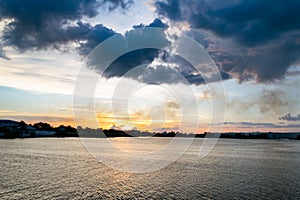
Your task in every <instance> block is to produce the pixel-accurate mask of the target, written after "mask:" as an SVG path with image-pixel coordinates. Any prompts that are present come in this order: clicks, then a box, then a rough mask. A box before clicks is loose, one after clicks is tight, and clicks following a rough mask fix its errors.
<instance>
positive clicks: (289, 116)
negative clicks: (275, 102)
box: [279, 113, 300, 121]
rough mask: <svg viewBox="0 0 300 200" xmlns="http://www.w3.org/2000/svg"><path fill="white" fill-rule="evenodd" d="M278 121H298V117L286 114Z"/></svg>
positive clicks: (299, 116)
mask: <svg viewBox="0 0 300 200" xmlns="http://www.w3.org/2000/svg"><path fill="white" fill-rule="evenodd" d="M279 120H285V121H300V115H297V116H292V115H291V113H288V114H286V115H284V116H282V117H279Z"/></svg>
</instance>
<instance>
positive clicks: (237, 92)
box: [0, 0, 300, 132]
mask: <svg viewBox="0 0 300 200" xmlns="http://www.w3.org/2000/svg"><path fill="white" fill-rule="evenodd" d="M299 10H300V1H297V0H286V1H271V0H226V1H225V0H224V1H220V0H158V1H152V0H144V1H143V0H140V1H137V0H136V1H131V0H45V1H40V0H9V1H8V0H0V30H1V34H0V37H1V41H0V66H1V71H0V77H1V79H0V94H1V98H0V118H1V119H12V120H24V121H26V122H28V123H35V122H40V121H43V122H49V123H51V124H52V125H55V126H56V125H60V124H66V125H67V124H70V125H72V126H83V127H86V126H90V127H92V128H98V127H95V126H94V125H93V123H90V121H91V120H92V119H93V118H95V117H96V118H97V120H98V122H99V123H98V124H99V127H101V128H110V127H117V128H121V129H126V130H129V129H139V130H149V131H163V130H175V131H182V132H203V131H206V130H208V127H209V126H217V125H219V124H224V129H223V131H224V132H228V131H251V132H252V131H253V132H255V131H280V132H283V131H293V132H294V131H299V129H300V104H299V102H300V100H299V98H300V92H299V86H300V82H299V80H300V62H299V61H300V23H299V19H300V12H299ZM146 27H157V28H164V29H165V32H164V34H161V35H160V36H161V37H162V40H164V41H168V42H170V43H172V41H173V39H174V38H176V37H174V36H176V35H177V36H180V34H185V35H187V36H189V37H191V38H192V39H194V40H195V41H197V42H198V43H199V44H201V45H202V47H203V49H205V50H206V51H207V52H208V54H209V55H210V56H211V58H212V60H213V61H214V63H215V64H216V66H217V67H218V69H219V72H220V75H221V77H222V81H215V82H214V81H212V82H211V83H209V84H210V85H211V86H212V87H213V86H214V85H220V84H221V85H222V87H224V91H212V90H210V89H209V88H210V86H209V85H207V84H205V82H204V81H203V78H201V74H198V73H196V71H195V69H194V68H193V66H191V65H190V64H189V63H187V62H186V61H184V60H183V59H181V58H179V57H178V56H176V55H175V54H174V52H173V51H170V52H167V50H166V51H165V52H164V51H160V50H154V49H144V50H142V51H134V52H132V53H128V54H126V55H124V56H122V57H120V58H118V59H117V60H116V61H115V62H113V63H112V64H111V66H110V69H109V70H108V72H105V73H102V74H99V72H98V71H97V69H96V70H95V69H91V68H89V67H88V66H87V64H86V58H87V56H88V55H89V53H90V52H91V50H93V49H94V48H95V47H96V46H97V45H98V44H100V43H101V42H103V41H105V40H106V39H107V38H110V37H112V36H114V35H116V34H121V35H122V37H123V38H124V40H129V39H130V37H131V34H132V35H133V34H134V30H138V29H139V28H142V29H143V28H146ZM153 37H154V36H153ZM172 38H173V39H172ZM167 47H168V48H171V47H172V48H173V46H172V45H171V46H166V49H167ZM111 48H117V46H116V47H111ZM191 53H192V52H191ZM142 64H144V65H145V64H146V65H147V67H148V68H147V70H148V71H147V73H146V74H144V75H143V76H135V75H132V74H130V72H132V70H133V71H134V69H136V66H139V65H142ZM149 66H150V67H149ZM203 68H205V66H203ZM82 69H87V70H89V71H90V72H91V73H95V74H97V75H98V76H99V80H100V81H99V85H97V89H96V91H95V95H94V97H95V104H94V105H91V104H90V103H86V104H83V105H82V107H80V108H78V107H77V110H78V109H82V113H83V114H82V115H81V116H76V117H77V118H80V119H77V120H76V123H75V122H74V116H73V109H74V104H73V97H74V87H75V85H76V83H78V81H77V76H78V74H79V72H80V70H82ZM175 73H180V74H182V77H184V79H185V81H184V82H181V81H178V79H177V78H174V76H173V74H175ZM147 75H149V76H150V75H152V76H153V77H156V78H155V80H154V79H153V78H152V79H151V81H154V83H156V84H149V82H150V81H149V79H148V77H147ZM172 77H173V78H172ZM95 84H96V83H95ZM127 89H131V90H128V91H131V92H132V91H134V92H133V93H131V94H130V95H129V97H130V98H127V97H128V94H127V93H126V91H127ZM174 91H176V92H174ZM191 91H192V92H193V95H194V97H195V98H196V104H195V103H192V102H191V101H192V100H191V96H190V94H189V93H188V92H191ZM220 92H224V93H225V95H226V99H225V118H224V120H221V121H218V122H212V110H213V109H214V108H213V105H212V99H214V98H219V93H220ZM175 93H176V94H175ZM178 97H180V99H181V100H182V101H181V102H179V101H178ZM182 107H184V110H183V109H182ZM196 107H198V110H195V109H196ZM91 108H92V109H93V110H94V111H95V113H94V114H89V115H85V114H84V113H85V111H86V109H91ZM196 111H197V112H196ZM87 113H89V112H87ZM195 113H196V114H195ZM183 118H185V119H187V120H182V119H183ZM197 122H199V127H197ZM195 130H196V131H195Z"/></svg>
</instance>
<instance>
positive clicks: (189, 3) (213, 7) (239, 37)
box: [155, 0, 300, 82]
mask: <svg viewBox="0 0 300 200" xmlns="http://www.w3.org/2000/svg"><path fill="white" fill-rule="evenodd" d="M155 6H156V9H157V13H158V14H159V15H160V16H162V17H167V18H169V19H171V21H187V22H188V23H189V24H190V26H191V28H196V29H201V30H204V31H208V32H210V33H213V35H215V36H217V37H218V38H219V39H220V41H219V42H220V43H219V45H220V46H222V47H223V50H224V51H221V52H220V51H211V52H210V53H212V54H213V53H214V55H213V56H212V57H213V58H214V60H215V61H216V62H217V63H218V64H219V67H220V68H221V69H223V70H225V71H226V72H229V73H230V74H232V75H234V76H236V77H237V78H238V79H239V80H240V81H244V80H249V79H256V80H257V81H258V82H269V81H273V80H276V79H281V78H283V77H284V75H285V73H286V72H287V69H288V68H289V66H291V65H292V64H294V63H297V62H299V57H300V39H299V38H300V23H299V19H300V12H299V9H300V1H295V0H287V1H268V0H265V1H261V0H229V1H217V0H211V1H206V0H164V1H156V3H155ZM201 39H205V40H206V41H204V42H206V43H208V44H209V43H213V39H211V38H210V39H207V38H201Z"/></svg>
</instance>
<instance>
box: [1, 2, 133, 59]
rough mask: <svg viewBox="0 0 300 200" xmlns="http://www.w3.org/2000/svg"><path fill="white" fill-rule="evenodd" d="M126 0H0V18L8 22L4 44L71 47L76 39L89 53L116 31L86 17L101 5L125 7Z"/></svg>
mask: <svg viewBox="0 0 300 200" xmlns="http://www.w3.org/2000/svg"><path fill="white" fill-rule="evenodd" d="M130 2H131V1H124V0H104V1H103V0H102V1H97V0H47V1H40V0H9V1H6V0H0V20H1V21H3V22H5V27H4V31H3V33H2V38H1V40H2V45H3V46H12V47H14V48H16V49H17V50H19V51H20V52H24V51H27V50H42V49H51V48H55V49H60V50H68V48H67V44H70V43H77V44H78V45H79V51H80V53H81V54H87V53H88V52H89V51H90V50H91V49H93V48H94V47H95V46H96V45H97V44H98V43H99V42H101V41H103V40H104V39H106V38H108V37H110V36H112V35H114V34H115V32H114V31H113V30H111V29H108V28H106V27H105V26H104V25H102V24H98V25H95V26H92V25H90V24H88V23H84V22H82V19H83V18H91V17H95V16H96V15H97V14H98V9H99V7H100V6H104V5H109V6H110V8H111V9H112V8H117V7H119V6H120V7H122V8H126V7H127V6H128V4H130Z"/></svg>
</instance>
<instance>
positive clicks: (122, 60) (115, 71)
mask: <svg viewBox="0 0 300 200" xmlns="http://www.w3.org/2000/svg"><path fill="white" fill-rule="evenodd" d="M148 27H153V28H161V30H160V31H157V32H156V35H149V34H148V31H147V30H144V28H148ZM165 28H167V25H166V24H164V23H163V22H162V21H161V20H159V19H155V20H154V21H153V22H151V23H150V24H149V25H144V24H140V25H136V26H133V29H132V30H130V31H127V32H126V33H125V35H124V36H123V39H124V46H127V45H129V46H130V45H136V44H135V43H138V40H144V41H152V40H153V38H157V40H158V41H159V40H161V43H163V44H164V46H168V44H169V41H168V40H167V39H166V36H165V34H164V32H163V30H164V29H165ZM115 48H117V47H115ZM119 48H120V46H119ZM112 51H113V52H114V50H112ZM161 52H162V50H160V49H154V48H144V49H137V50H134V51H130V52H128V53H125V54H123V55H122V56H120V57H119V58H117V59H116V60H114V61H113V62H112V63H111V64H110V65H109V66H108V68H107V69H106V70H105V72H104V73H103V75H104V76H105V77H107V78H111V77H122V76H123V75H124V74H126V73H127V72H129V71H130V70H132V69H134V68H135V67H137V66H139V65H143V64H150V63H152V61H153V60H154V59H155V58H157V57H158V56H159V54H160V53H161ZM96 69H97V67H96ZM129 76H130V75H129ZM130 78H134V79H136V78H137V77H136V76H132V75H131V77H130Z"/></svg>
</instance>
